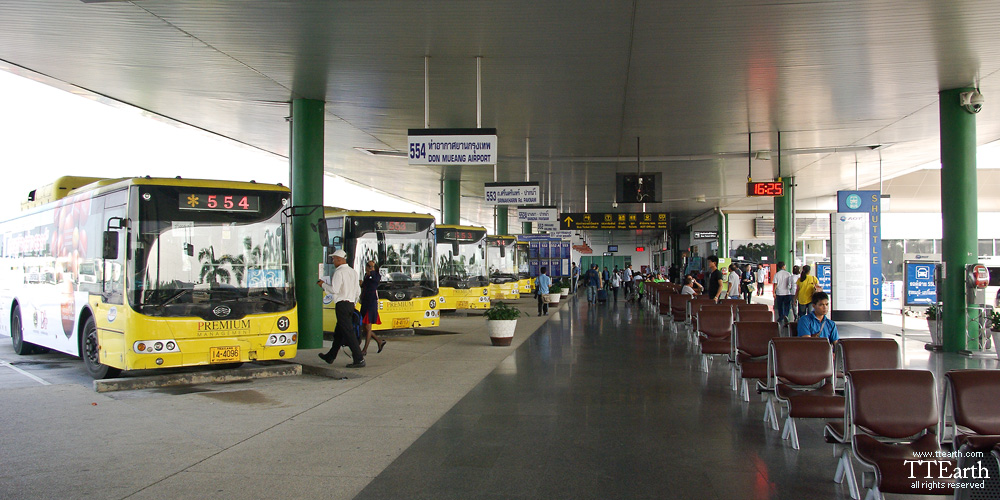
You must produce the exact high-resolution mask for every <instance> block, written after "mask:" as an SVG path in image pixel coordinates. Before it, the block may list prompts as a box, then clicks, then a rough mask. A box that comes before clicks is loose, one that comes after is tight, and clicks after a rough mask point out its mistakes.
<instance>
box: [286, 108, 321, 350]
mask: <svg viewBox="0 0 1000 500" xmlns="http://www.w3.org/2000/svg"><path fill="white" fill-rule="evenodd" d="M325 104H326V103H325V102H323V101H317V100H312V99H295V100H293V101H292V150H291V163H292V176H291V177H292V205H295V206H302V205H323V107H324V106H325ZM322 216H323V212H322V210H318V211H316V212H314V213H313V215H310V216H302V217H293V218H292V241H293V242H294V245H293V247H292V248H293V255H294V258H295V297H296V298H297V299H298V309H299V349H318V348H320V347H323V294H322V293H321V292H320V290H319V289H318V288H317V287H316V278H317V269H318V268H319V264H320V263H321V262H322V261H323V249H322V247H320V245H319V236H317V234H316V232H315V231H313V229H312V225H313V224H315V223H316V221H317V220H318V219H319V218H320V217H322Z"/></svg>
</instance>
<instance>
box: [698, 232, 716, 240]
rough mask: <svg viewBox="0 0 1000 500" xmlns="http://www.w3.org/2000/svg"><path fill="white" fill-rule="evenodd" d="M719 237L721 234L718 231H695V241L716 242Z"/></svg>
mask: <svg viewBox="0 0 1000 500" xmlns="http://www.w3.org/2000/svg"><path fill="white" fill-rule="evenodd" d="M718 237H719V232H718V231H695V232H694V239H696V240H714V239H718Z"/></svg>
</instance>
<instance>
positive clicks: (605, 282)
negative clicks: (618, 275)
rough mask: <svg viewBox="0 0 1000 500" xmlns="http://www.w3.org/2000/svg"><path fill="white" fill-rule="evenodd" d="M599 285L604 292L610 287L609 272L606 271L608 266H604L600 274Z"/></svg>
mask: <svg viewBox="0 0 1000 500" xmlns="http://www.w3.org/2000/svg"><path fill="white" fill-rule="evenodd" d="M601 284H602V288H604V289H605V290H607V289H608V288H610V287H611V271H608V266H604V271H603V272H601Z"/></svg>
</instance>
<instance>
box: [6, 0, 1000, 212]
mask: <svg viewBox="0 0 1000 500" xmlns="http://www.w3.org/2000/svg"><path fill="white" fill-rule="evenodd" d="M998 27H1000V2H995V1H956V0H951V1H935V2H913V1H910V0H881V1H866V2H860V1H812V2H800V1H780V0H779V1H775V0H769V1H748V0H715V1H702V2H680V1H651V0H641V1H640V0H635V1H608V0H587V1H573V2H539V1H535V0H531V1H473V0H463V1H444V0H430V1H423V2H412V1H364V2H362V1H333V0H299V1H275V0H246V1H239V2H234V1H231V2H224V1H206V0H136V1H131V2H128V1H86V2H84V1H80V0H6V1H4V2H2V3H0V60H2V61H4V62H6V63H7V65H8V66H9V67H14V70H15V71H19V72H24V71H22V70H29V71H31V72H37V73H38V74H40V75H44V76H45V77H46V78H50V79H55V80H57V81H60V82H65V83H68V84H71V85H73V86H77V87H79V88H82V89H85V90H87V91H89V92H93V93H96V94H100V95H103V96H106V97H109V98H111V99H114V100H117V101H120V102H123V103H126V104H129V105H133V106H137V107H139V108H143V109H146V110H149V111H151V112H153V113H156V114H159V115H162V116H164V117H167V118H169V119H172V120H176V121H179V122H182V123H185V124H188V125H191V126H194V127H197V128H201V129H204V130H207V131H210V132H212V133H215V134H219V135H221V136H225V137H228V138H231V139H234V140H236V141H239V142H242V143H245V144H248V145H251V146H254V147H257V148H260V149H262V150H265V151H269V152H272V153H275V154H278V155H283V156H287V155H288V149H289V126H288V123H287V122H286V117H287V116H288V115H289V114H290V111H289V110H290V106H289V104H288V103H289V102H290V101H291V100H292V99H295V98H308V99H320V100H324V101H325V102H326V121H325V127H326V129H325V140H326V145H325V156H326V160H325V170H326V172H327V173H328V174H332V175H338V176H343V177H345V178H348V179H350V180H352V181H355V182H357V183H360V184H362V185H365V186H371V187H374V188H376V189H379V190H382V191H385V192H387V193H392V194H394V195H397V196H400V197H402V198H404V199H407V200H411V201H414V202H417V203H419V204H422V205H425V206H428V207H435V208H437V207H439V205H440V201H439V193H440V180H441V178H442V177H443V176H448V177H452V178H454V177H455V176H458V177H459V178H460V179H461V181H462V182H461V186H462V205H461V210H462V217H463V218H469V219H472V220H475V221H479V222H480V223H483V224H486V223H489V221H490V220H491V218H492V207H490V206H489V205H485V204H484V203H483V201H482V195H483V183H484V182H489V181H492V180H493V170H492V169H491V168H489V167H464V168H461V169H455V170H449V171H443V170H442V169H440V168H428V167H420V166H409V165H407V164H406V160H405V159H403V158H400V157H393V156H383V155H376V156H372V155H369V154H365V153H362V152H360V151H359V149H371V150H380V151H396V152H402V151H404V150H405V149H406V135H407V129H409V128H421V127H423V126H424V104H425V103H424V78H425V71H424V62H425V59H424V58H425V56H429V57H430V59H429V72H428V77H429V83H430V90H429V95H430V99H429V109H430V113H429V116H430V126H431V127H434V128H456V127H463V128H464V127H475V126H476V57H477V56H481V58H482V59H481V67H482V69H481V75H482V126H483V127H495V128H496V129H497V131H498V135H499V141H500V142H499V149H500V151H499V153H500V157H501V161H500V163H499V167H498V172H499V174H498V175H499V179H500V180H501V181H523V180H524V175H525V163H526V162H525V155H526V145H525V138H526V137H530V155H529V156H530V174H531V180H533V181H539V182H541V185H542V192H543V194H544V195H546V197H547V195H548V193H550V192H551V202H552V204H555V205H558V206H560V207H561V208H562V209H563V210H564V211H583V210H584V207H585V203H586V208H587V209H589V210H590V211H628V210H641V208H639V207H637V206H635V205H632V206H626V205H619V206H618V208H612V202H613V201H614V199H613V198H614V194H613V190H612V189H611V186H612V183H613V181H614V174H615V172H619V171H620V172H635V171H637V170H638V169H641V170H643V171H662V172H663V173H664V176H663V178H664V186H663V189H664V192H665V196H664V197H665V198H666V199H667V201H665V202H664V203H659V204H649V205H647V206H646V210H648V211H669V212H671V213H673V214H675V215H676V217H675V218H674V220H675V221H676V222H677V223H678V224H680V225H681V226H682V225H683V222H685V221H687V220H689V219H691V218H693V217H695V216H697V215H698V214H701V213H704V212H706V211H709V210H712V209H713V208H715V207H721V208H722V209H724V210H727V211H754V210H763V211H767V210H770V209H771V208H772V204H771V201H770V200H769V199H746V198H745V197H744V196H743V195H744V193H745V182H746V178H747V176H748V169H749V170H750V173H751V174H752V177H753V179H754V180H770V179H772V178H774V177H776V176H777V175H778V161H777V159H778V154H777V149H778V131H780V132H781V134H780V141H781V144H780V145H781V149H782V151H783V154H782V155H781V174H782V175H784V176H786V177H787V176H794V177H795V179H796V184H797V195H796V200H797V201H796V205H797V208H799V209H826V208H830V207H831V206H832V205H831V204H830V197H831V196H832V195H833V194H834V193H835V191H836V190H838V189H853V188H854V187H855V185H856V184H857V185H860V186H862V187H864V186H871V185H873V184H874V185H877V183H878V181H879V172H880V170H881V172H882V176H883V178H884V179H893V178H900V177H901V176H905V175H906V174H908V173H910V172H913V171H914V170H915V169H916V168H918V167H920V166H921V165H925V164H927V163H932V162H936V161H937V159H938V157H939V139H938V91H939V90H942V89H950V88H957V87H966V86H972V85H976V84H977V82H978V85H979V86H980V88H981V91H982V93H983V94H984V95H985V97H986V105H985V107H984V109H983V111H982V112H981V113H980V114H979V115H978V116H977V127H978V142H979V143H980V144H985V143H988V142H991V141H994V140H996V139H998V138H1000V76H998V74H997V72H998V70H1000V44H998V43H997V40H998V39H1000V28H998ZM748 133H749V138H748ZM637 137H638V138H640V146H639V151H638V153H639V155H640V156H641V158H643V161H641V162H640V164H637V162H636V155H637V140H636V138H637ZM874 146H880V147H878V148H877V149H872V147H874ZM758 151H768V152H770V160H762V159H755V160H752V161H750V160H749V159H748V152H758ZM760 156H762V157H764V156H765V155H760ZM880 165H881V169H880ZM227 168H238V166H227ZM138 173H140V172H137V174H138ZM987 179H991V180H990V182H994V183H996V182H997V181H996V176H984V180H987ZM906 184H907V183H905V182H897V183H896V185H899V186H905V185H906ZM900 189H901V190H900V192H899V193H897V194H896V195H894V197H896V196H900V197H907V196H917V195H916V194H914V193H918V191H917V190H914V189H903V188H900ZM889 192H890V193H892V191H891V190H890V191H889ZM993 192H996V190H993ZM904 193H906V194H904ZM898 202H901V203H904V204H905V203H907V202H906V201H905V200H903V199H900V200H898ZM895 203H897V200H894V204H895ZM912 205H913V206H915V207H921V206H922V207H925V208H926V210H929V211H935V210H937V209H938V207H937V206H935V203H933V202H931V203H922V202H921V201H920V200H919V199H918V200H916V202H914V203H912ZM980 209H981V210H987V209H989V210H1000V202H998V201H997V196H995V195H993V196H984V195H982V194H981V195H980Z"/></svg>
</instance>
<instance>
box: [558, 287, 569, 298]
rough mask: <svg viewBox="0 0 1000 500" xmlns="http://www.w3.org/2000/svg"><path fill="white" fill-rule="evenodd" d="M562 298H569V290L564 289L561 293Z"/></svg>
mask: <svg viewBox="0 0 1000 500" xmlns="http://www.w3.org/2000/svg"><path fill="white" fill-rule="evenodd" d="M559 296H560V297H569V288H563V289H562V290H560V291H559Z"/></svg>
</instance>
